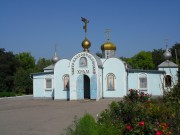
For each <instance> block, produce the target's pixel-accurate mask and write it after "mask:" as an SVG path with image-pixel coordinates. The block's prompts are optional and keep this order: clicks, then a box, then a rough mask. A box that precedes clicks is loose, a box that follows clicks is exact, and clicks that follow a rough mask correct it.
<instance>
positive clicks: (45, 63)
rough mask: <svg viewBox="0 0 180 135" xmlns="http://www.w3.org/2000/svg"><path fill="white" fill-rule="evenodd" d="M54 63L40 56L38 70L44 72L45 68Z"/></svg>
mask: <svg viewBox="0 0 180 135" xmlns="http://www.w3.org/2000/svg"><path fill="white" fill-rule="evenodd" d="M51 64H52V61H51V60H47V59H45V58H40V59H39V60H38V62H37V64H36V70H37V72H42V71H43V69H44V68H45V67H47V66H49V65H51Z"/></svg>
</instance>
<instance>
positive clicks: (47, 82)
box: [46, 78, 52, 89]
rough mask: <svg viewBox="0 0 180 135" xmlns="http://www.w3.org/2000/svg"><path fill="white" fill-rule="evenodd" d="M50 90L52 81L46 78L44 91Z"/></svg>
mask: <svg viewBox="0 0 180 135" xmlns="http://www.w3.org/2000/svg"><path fill="white" fill-rule="evenodd" d="M51 88H52V79H51V78H47V79H46V89H51Z"/></svg>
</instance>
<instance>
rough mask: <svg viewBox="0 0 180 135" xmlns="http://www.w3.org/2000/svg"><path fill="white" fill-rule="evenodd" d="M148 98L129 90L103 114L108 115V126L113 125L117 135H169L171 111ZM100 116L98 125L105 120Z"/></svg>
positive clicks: (136, 91) (147, 95) (146, 95)
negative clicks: (168, 122) (117, 132)
mask: <svg viewBox="0 0 180 135" xmlns="http://www.w3.org/2000/svg"><path fill="white" fill-rule="evenodd" d="M150 97H151V95H149V94H144V93H143V92H139V91H138V90H133V89H130V90H129V94H128V95H127V96H126V97H125V98H124V99H123V100H122V101H119V102H112V103H111V104H110V106H109V109H106V112H103V113H106V114H108V115H109V117H110V118H111V120H110V121H109V124H110V123H113V125H114V126H115V127H116V130H117V131H119V134H123V135H132V134H135V135H170V134H171V132H170V129H169V126H168V124H167V121H168V119H169V117H170V115H171V111H170V110H169V109H168V108H167V107H166V106H163V105H161V106H160V105H158V104H156V103H155V102H154V101H152V100H151V98H150ZM103 113H102V114H103ZM100 116H102V117H99V119H98V123H101V124H102V123H103V122H104V121H106V120H105V119H106V118H105V117H103V116H104V114H103V115H100ZM119 125H121V126H119ZM122 125H123V126H122ZM120 131H123V132H122V133H120Z"/></svg>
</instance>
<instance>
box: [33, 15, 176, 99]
mask: <svg viewBox="0 0 180 135" xmlns="http://www.w3.org/2000/svg"><path fill="white" fill-rule="evenodd" d="M82 21H83V22H84V23H85V25H84V27H83V28H84V30H85V34H86V32H87V23H89V21H88V20H87V19H85V18H82ZM90 46H91V42H90V41H89V40H88V38H87V37H86V36H85V39H84V40H83V42H82V47H83V49H84V50H83V51H82V52H80V53H78V54H75V55H74V57H73V58H72V59H70V60H68V59H59V57H58V55H57V52H56V51H55V55H54V57H53V64H52V65H50V66H48V67H46V68H44V72H40V73H33V74H32V78H33V96H34V98H52V99H54V100H56V99H59V100H84V99H93V100H99V99H101V98H120V97H123V96H126V95H127V94H128V92H129V89H136V90H139V91H140V92H141V91H142V92H145V93H149V94H152V95H153V96H161V95H163V93H164V91H166V90H169V88H172V87H173V86H174V85H175V84H177V81H178V77H177V71H178V65H176V64H175V63H173V62H171V61H169V58H170V57H171V52H170V51H169V50H168V49H166V51H165V52H164V58H165V61H164V62H163V63H161V64H160V65H159V66H158V70H142V69H131V68H129V67H128V66H127V63H126V62H124V61H122V60H121V59H119V58H116V57H115V52H116V45H115V44H113V43H112V42H110V39H109V36H108V38H107V41H106V42H105V43H104V44H102V45H101V50H102V58H100V57H98V56H96V55H94V54H92V53H91V52H90V51H89V48H90Z"/></svg>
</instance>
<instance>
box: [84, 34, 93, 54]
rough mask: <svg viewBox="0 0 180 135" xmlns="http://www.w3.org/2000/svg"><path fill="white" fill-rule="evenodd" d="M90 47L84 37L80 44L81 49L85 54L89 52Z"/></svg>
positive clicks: (89, 43)
mask: <svg viewBox="0 0 180 135" xmlns="http://www.w3.org/2000/svg"><path fill="white" fill-rule="evenodd" d="M90 46H91V42H90V41H89V40H88V39H87V38H86V37H85V39H84V40H83V42H82V47H83V48H84V51H85V52H89V50H88V49H89V47H90Z"/></svg>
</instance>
